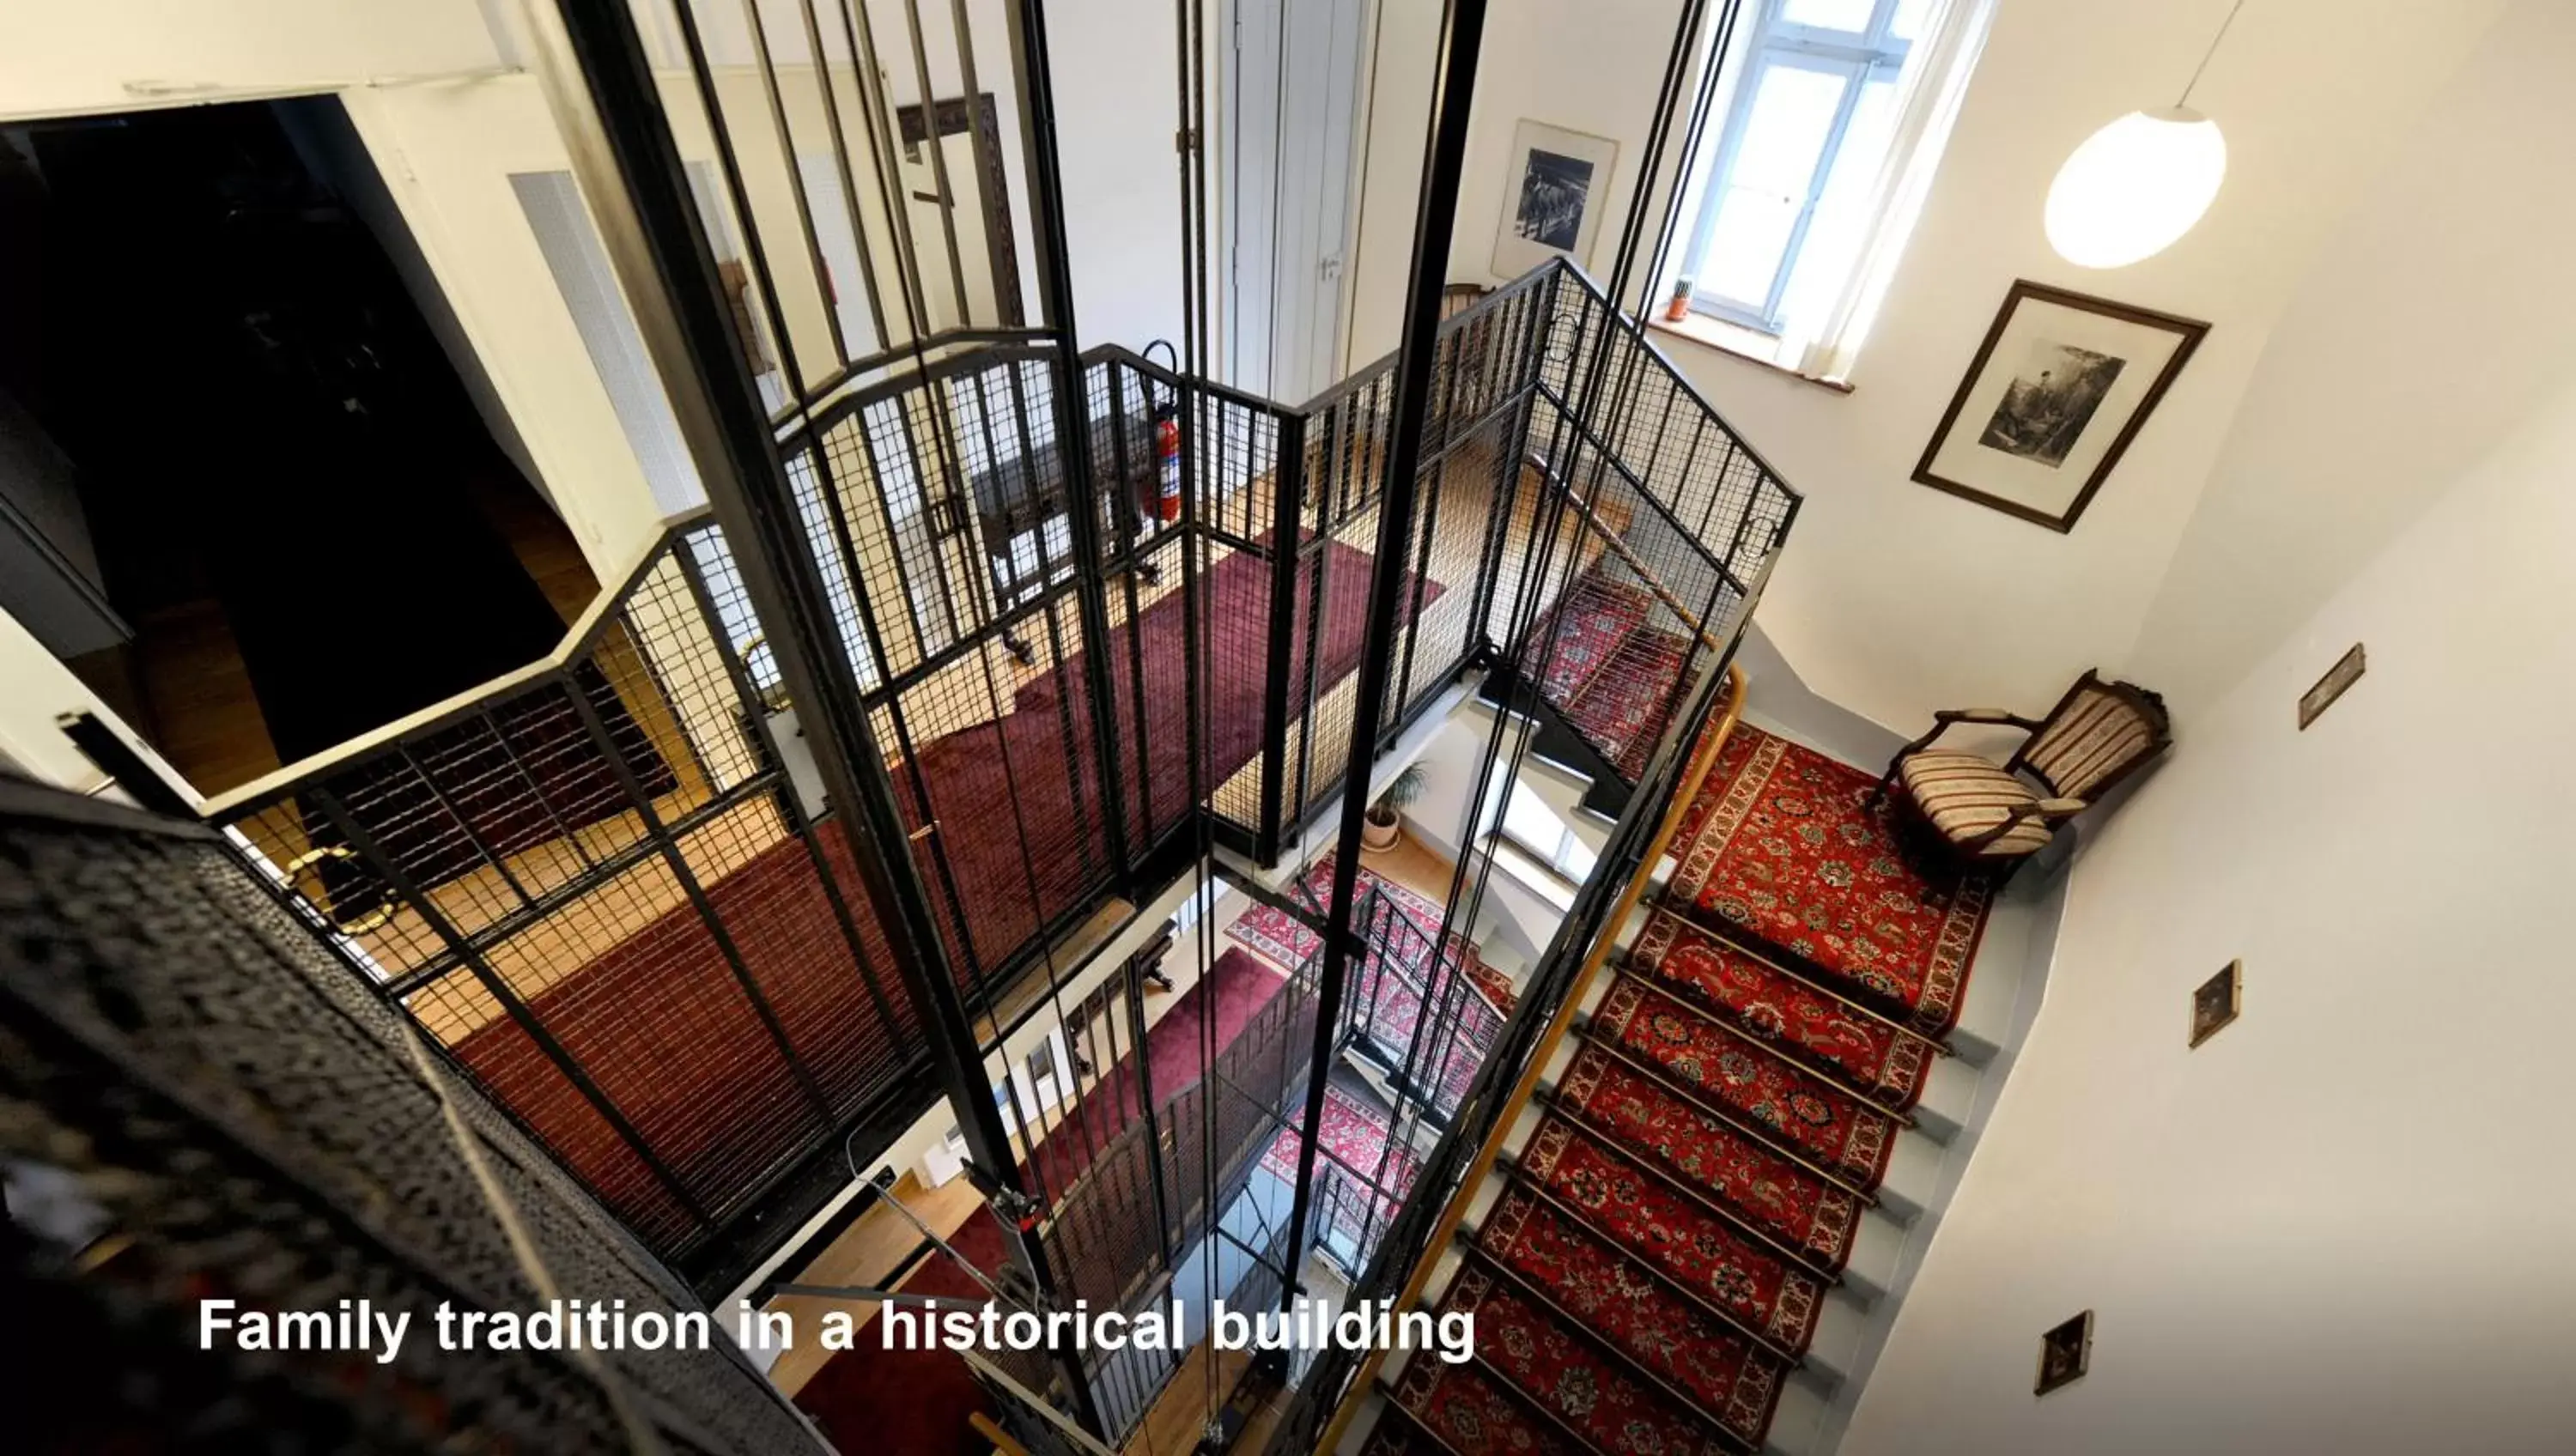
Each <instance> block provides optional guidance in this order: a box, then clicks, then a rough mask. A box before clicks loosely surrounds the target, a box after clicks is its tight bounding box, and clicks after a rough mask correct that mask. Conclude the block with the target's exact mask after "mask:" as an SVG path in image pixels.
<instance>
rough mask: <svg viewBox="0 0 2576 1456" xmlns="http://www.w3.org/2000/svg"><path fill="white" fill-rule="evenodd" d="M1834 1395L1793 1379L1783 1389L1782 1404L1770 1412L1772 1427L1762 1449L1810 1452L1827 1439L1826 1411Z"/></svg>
mask: <svg viewBox="0 0 2576 1456" xmlns="http://www.w3.org/2000/svg"><path fill="white" fill-rule="evenodd" d="M1830 1403H1831V1397H1830V1396H1828V1395H1827V1394H1826V1393H1824V1392H1822V1391H1818V1390H1815V1389H1812V1388H1811V1387H1809V1386H1807V1385H1804V1384H1801V1383H1798V1382H1795V1381H1793V1382H1791V1383H1790V1385H1789V1388H1788V1389H1786V1390H1784V1391H1782V1392H1780V1408H1779V1409H1778V1410H1776V1411H1774V1412H1772V1415H1771V1430H1770V1433H1769V1435H1768V1437H1767V1438H1766V1439H1765V1440H1764V1441H1763V1444H1762V1449H1763V1451H1764V1452H1765V1453H1769V1456H1809V1453H1811V1452H1815V1451H1821V1450H1823V1449H1824V1443H1825V1411H1826V1408H1827V1407H1828V1405H1829V1404H1830Z"/></svg>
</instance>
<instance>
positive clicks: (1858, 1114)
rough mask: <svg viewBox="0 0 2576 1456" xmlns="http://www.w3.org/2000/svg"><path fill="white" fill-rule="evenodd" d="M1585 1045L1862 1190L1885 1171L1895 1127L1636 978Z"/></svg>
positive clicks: (1618, 993)
mask: <svg viewBox="0 0 2576 1456" xmlns="http://www.w3.org/2000/svg"><path fill="white" fill-rule="evenodd" d="M1585 1035H1586V1037H1587V1039H1589V1040H1595V1041H1607V1042H1610V1043H1612V1044H1614V1045H1616V1046H1617V1047H1618V1048H1619V1049H1620V1050H1621V1051H1622V1052H1624V1053H1626V1054H1627V1055H1628V1056H1629V1057H1631V1058H1632V1059H1634V1060H1635V1061H1637V1062H1640V1063H1642V1064H1644V1065H1645V1066H1647V1067H1650V1068H1653V1069H1655V1070H1656V1071H1658V1072H1660V1073H1662V1074H1663V1075H1665V1076H1667V1077H1669V1078H1671V1079H1672V1080H1673V1081H1674V1082H1676V1083H1678V1084H1680V1085H1682V1086H1685V1087H1688V1088H1690V1089H1691V1090H1692V1091H1694V1092H1697V1093H1699V1094H1700V1095H1701V1096H1702V1097H1703V1098H1704V1099H1706V1100H1707V1101H1709V1102H1711V1103H1714V1104H1716V1105H1717V1106H1719V1107H1720V1108H1723V1109H1725V1110H1727V1111H1731V1112H1734V1113H1737V1114H1740V1115H1741V1116H1743V1117H1745V1118H1746V1119H1748V1120H1750V1121H1751V1122H1753V1123H1755V1124H1757V1125H1759V1126H1760V1127H1761V1128H1763V1129H1764V1130H1766V1131H1768V1132H1769V1133H1770V1134H1771V1135H1772V1136H1773V1137H1774V1138H1776V1139H1778V1140H1779V1141H1780V1142H1782V1143H1784V1144H1786V1145H1788V1146H1789V1147H1790V1148H1791V1149H1792V1150H1794V1151H1796V1152H1797V1153H1798V1154H1800V1155H1801V1156H1803V1157H1805V1158H1806V1159H1808V1160H1809V1161H1810V1162H1814V1163H1817V1164H1819V1165H1821V1166H1823V1167H1825V1168H1828V1169H1831V1170H1833V1171H1834V1172H1836V1173H1839V1174H1842V1175H1843V1176H1845V1177H1848V1178H1850V1179H1851V1180H1852V1181H1854V1182H1856V1183H1858V1184H1860V1185H1861V1186H1863V1187H1869V1186H1871V1185H1874V1184H1876V1183H1877V1182H1878V1180H1879V1177H1880V1175H1882V1174H1883V1173H1885V1172H1886V1171H1887V1158H1888V1154H1889V1152H1890V1151H1892V1150H1893V1148H1894V1147H1895V1138H1896V1129H1897V1123H1896V1119H1895V1118H1893V1117H1891V1116H1889V1115H1888V1114H1887V1113H1886V1112H1885V1111H1884V1110H1882V1109H1878V1108H1873V1107H1866V1106H1863V1105H1862V1104H1861V1103H1859V1102H1858V1101H1856V1100H1854V1099H1853V1098H1852V1097H1851V1096H1849V1095H1848V1094H1846V1093H1844V1092H1842V1091H1840V1090H1838V1089H1836V1088H1834V1087H1831V1086H1829V1085H1827V1084H1826V1083H1825V1082H1824V1081H1823V1080H1821V1079H1820V1078H1818V1077H1817V1076H1816V1075H1815V1074H1814V1073H1812V1072H1805V1071H1801V1070H1799V1069H1798V1068H1797V1067H1795V1066H1792V1065H1791V1064H1789V1063H1788V1062H1786V1061H1783V1060H1782V1059H1780V1058H1779V1057H1776V1056H1773V1055H1772V1054H1771V1053H1770V1052H1769V1051H1767V1050H1765V1049H1764V1048H1762V1047H1761V1046H1759V1045H1757V1044H1755V1043H1753V1042H1749V1041H1747V1040H1745V1039H1744V1038H1743V1037H1741V1036H1739V1035H1737V1034H1736V1033H1734V1032H1731V1031H1728V1030H1726V1029H1725V1028H1724V1027H1723V1026H1721V1025H1719V1024H1718V1023H1717V1022H1715V1021H1712V1020H1711V1019H1709V1018H1708V1017H1705V1016H1702V1015H1700V1014H1699V1013H1698V1012H1696V1011H1692V1010H1690V1009H1689V1008H1687V1007H1685V1006H1683V1005H1682V1004H1681V1003H1680V1002H1677V1001H1674V1000H1671V999H1670V998H1668V997H1665V996H1663V995H1660V994H1658V993H1656V992H1654V991H1650V990H1647V989H1646V987H1645V985H1644V983H1643V982H1640V981H1637V980H1635V979H1633V978H1631V977H1627V976H1621V977H1620V978H1619V979H1618V981H1617V983H1616V984H1614V985H1612V986H1611V988H1610V995H1609V997H1608V998H1607V999H1606V1000H1604V1001H1603V1002H1602V1003H1601V1009H1600V1010H1599V1011H1598V1012H1596V1013H1594V1015H1593V1018H1592V1025H1591V1027H1590V1028H1589V1029H1588V1030H1587V1031H1586V1033H1585Z"/></svg>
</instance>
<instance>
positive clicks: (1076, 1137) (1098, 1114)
mask: <svg viewBox="0 0 2576 1456" xmlns="http://www.w3.org/2000/svg"><path fill="white" fill-rule="evenodd" d="M1287 984H1288V982H1287V979H1286V978H1285V977H1283V976H1281V975H1280V974H1279V973H1278V972H1277V971H1274V970H1272V969H1270V968H1269V967H1268V966H1265V965H1263V964H1262V963H1261V962H1260V961H1258V960H1255V959H1254V958H1253V957H1251V956H1249V955H1246V954H1245V953H1243V952H1242V951H1240V950H1232V949H1229V950H1227V951H1226V952H1225V954H1223V955H1221V956H1218V957H1217V958H1216V964H1215V966H1213V967H1211V968H1210V969H1209V971H1208V973H1207V974H1206V975H1205V976H1202V977H1200V978H1199V979H1198V980H1197V981H1194V982H1192V983H1191V985H1190V988H1189V989H1188V990H1186V991H1184V992H1182V993H1181V998H1180V999H1179V1000H1178V1001H1175V1002H1173V1003H1172V1006H1171V1009H1170V1010H1168V1011H1166V1012H1164V1013H1163V1016H1162V1019H1161V1020H1159V1021H1156V1022H1155V1023H1154V1024H1153V1026H1152V1028H1151V1029H1150V1030H1148V1031H1147V1032H1146V1033H1145V1066H1146V1070H1147V1071H1148V1072H1149V1073H1150V1074H1151V1075H1152V1079H1153V1082H1152V1085H1153V1089H1154V1101H1155V1104H1156V1105H1157V1107H1160V1106H1161V1105H1163V1104H1166V1103H1169V1102H1170V1101H1171V1100H1172V1099H1173V1098H1175V1097H1177V1096H1179V1095H1180V1094H1181V1092H1182V1091H1183V1090H1184V1089H1186V1088H1189V1087H1191V1086H1193V1085H1195V1084H1196V1083H1197V1082H1198V1081H1199V1079H1200V1078H1202V1077H1205V1076H1206V1075H1207V1062H1206V1057H1205V1052H1206V1044H1205V1042H1204V1040H1203V1039H1204V1038H1205V1036H1206V1035H1207V1028H1206V1027H1205V1026H1204V1025H1203V1024H1202V1019H1203V1018H1205V1017H1209V1016H1211V1015H1212V1016H1213V1017H1214V1019H1215V1022H1216V1027H1215V1030H1216V1047H1217V1050H1218V1051H1219V1052H1220V1053H1222V1052H1223V1051H1224V1050H1225V1048H1227V1047H1228V1046H1231V1045H1233V1043H1234V1039H1235V1038H1236V1037H1237V1036H1240V1035H1241V1034H1242V1033H1243V1028H1244V1027H1245V1026H1246V1025H1248V1024H1250V1023H1251V1021H1252V1018H1253V1016H1254V1014H1255V1013H1257V1012H1259V1011H1260V1010H1261V1008H1262V1007H1264V1006H1267V1005H1269V1004H1270V1002H1271V1000H1272V999H1273V998H1275V997H1276V996H1278V994H1279V992H1280V991H1281V989H1282V988H1284V987H1285V986H1286V985H1287ZM1121 1035H1122V1036H1123V1035H1124V1033H1123V1032H1121ZM1144 1115H1145V1108H1144V1099H1143V1098H1142V1097H1140V1096H1139V1095H1138V1088H1137V1086H1136V1061H1135V1055H1134V1053H1132V1052H1131V1053H1129V1054H1128V1055H1127V1056H1125V1057H1122V1058H1120V1059H1119V1063H1118V1065H1117V1067H1116V1068H1114V1069H1113V1070H1112V1071H1111V1072H1110V1074H1109V1075H1108V1076H1106V1077H1103V1078H1102V1079H1100V1080H1099V1081H1098V1082H1095V1083H1093V1084H1092V1086H1091V1088H1090V1090H1088V1091H1086V1092H1084V1093H1083V1094H1082V1097H1081V1098H1080V1100H1078V1101H1076V1102H1075V1103H1074V1104H1073V1107H1072V1108H1071V1109H1070V1110H1069V1111H1067V1112H1065V1113H1064V1114H1063V1115H1062V1118H1061V1120H1060V1121H1057V1122H1055V1123H1054V1125H1053V1127H1052V1130H1051V1131H1049V1132H1048V1134H1047V1137H1046V1140H1045V1141H1044V1142H1041V1143H1039V1144H1038V1149H1037V1157H1036V1160H1035V1161H1036V1163H1037V1167H1036V1168H1035V1169H1030V1168H1029V1167H1028V1166H1027V1165H1026V1164H1023V1165H1022V1171H1023V1172H1037V1173H1041V1174H1043V1175H1044V1176H1043V1178H1042V1179H1040V1180H1037V1181H1036V1182H1035V1184H1034V1186H1033V1188H1032V1191H1033V1192H1039V1193H1041V1194H1042V1195H1043V1196H1045V1197H1048V1198H1050V1199H1053V1198H1058V1197H1061V1196H1062V1195H1063V1193H1064V1191H1065V1190H1066V1189H1067V1188H1069V1187H1071V1186H1072V1185H1073V1180H1074V1179H1075V1178H1077V1177H1079V1176H1081V1174H1082V1171H1083V1169H1085V1168H1088V1167H1090V1166H1091V1160H1092V1159H1093V1158H1094V1157H1096V1156H1098V1154H1099V1152H1100V1150H1101V1149H1102V1148H1104V1147H1106V1146H1107V1145H1108V1144H1109V1142H1110V1140H1111V1139H1113V1138H1116V1137H1117V1136H1118V1135H1119V1134H1120V1133H1122V1132H1125V1131H1126V1130H1127V1129H1128V1127H1129V1126H1130V1125H1132V1124H1134V1123H1135V1122H1137V1121H1139V1120H1141V1119H1142V1118H1143V1117H1144Z"/></svg>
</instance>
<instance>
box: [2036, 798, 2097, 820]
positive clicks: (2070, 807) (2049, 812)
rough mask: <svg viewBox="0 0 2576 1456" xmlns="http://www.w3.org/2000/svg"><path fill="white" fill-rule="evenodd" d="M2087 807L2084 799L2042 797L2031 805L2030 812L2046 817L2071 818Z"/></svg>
mask: <svg viewBox="0 0 2576 1456" xmlns="http://www.w3.org/2000/svg"><path fill="white" fill-rule="evenodd" d="M2085 807H2086V806H2085V803H2084V801H2083V800H2082V799H2042V800H2040V801H2039V802H2038V803H2036V804H2033V805H2031V806H2030V812H2031V813H2033V814H2037V815H2039V816H2041V817H2042V818H2046V819H2071V818H2073V817H2075V816H2076V815H2078V814H2081V813H2083V812H2084V810H2085Z"/></svg>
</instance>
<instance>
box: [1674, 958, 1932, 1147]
mask: <svg viewBox="0 0 2576 1456" xmlns="http://www.w3.org/2000/svg"><path fill="white" fill-rule="evenodd" d="M1626 969H1627V970H1629V971H1631V972H1633V973H1635V974H1637V975H1640V976H1644V977H1648V978H1650V979H1651V980H1652V981H1653V982H1654V984H1655V986H1656V988H1657V989H1659V990H1662V991H1665V992H1667V993H1669V994H1671V995H1672V996H1674V997H1675V998H1676V999H1678V1000H1682V1001H1687V1002H1689V1003H1690V1004H1691V1005H1693V1006H1695V1007H1697V1008H1698V1009H1700V1010H1702V1011H1706V1012H1710V1013H1712V1014H1714V1015H1716V1016H1718V1017H1720V1018H1722V1019H1723V1020H1725V1021H1726V1022H1727V1024H1728V1025H1730V1026H1733V1027H1735V1028H1736V1029H1738V1030H1740V1031H1744V1032H1747V1033H1749V1034H1751V1035H1753V1036H1756V1037H1760V1038H1761V1039H1763V1040H1764V1041H1766V1042H1768V1043H1769V1044H1770V1045H1771V1046H1772V1048H1773V1049H1774V1050H1775V1051H1778V1052H1779V1053H1780V1054H1781V1055H1783V1056H1785V1057H1787V1058H1789V1059H1790V1060H1791V1061H1795V1062H1799V1063H1801V1064H1804V1065H1806V1066H1809V1067H1811V1068H1815V1069H1817V1070H1821V1071H1824V1072H1826V1073H1827V1074H1829V1075H1833V1076H1835V1077H1837V1078H1838V1079H1839V1080H1841V1081H1842V1082H1843V1083H1844V1084H1845V1085H1847V1086H1850V1087H1853V1088H1856V1089H1858V1090H1859V1091H1861V1092H1863V1093H1865V1094H1867V1095H1868V1097H1869V1098H1870V1100H1871V1101H1873V1102H1876V1103H1878V1104H1879V1105H1881V1106H1884V1107H1889V1108H1893V1109H1895V1110H1897V1111H1900V1112H1901V1111H1903V1110H1905V1109H1907V1108H1910V1107H1912V1106H1913V1105H1914V1103H1915V1100H1916V1099H1917V1098H1920V1097H1921V1096H1922V1095H1923V1079H1924V1077H1925V1076H1926V1075H1927V1074H1928V1073H1929V1072H1930V1071H1931V1069H1932V1062H1933V1059H1934V1058H1935V1057H1936V1056H1937V1055H1938V1047H1937V1045H1936V1044H1935V1043H1934V1042H1932V1041H1931V1040H1930V1039H1929V1038H1927V1037H1924V1036H1922V1035H1920V1034H1918V1033H1915V1032H1911V1031H1907V1030H1905V1029H1904V1028H1901V1027H1899V1026H1897V1025H1895V1024H1894V1023H1892V1022H1888V1021H1885V1020H1881V1019H1880V1018H1878V1017H1874V1016H1871V1015H1868V1014H1866V1013H1864V1012H1862V1011H1859V1010H1857V1009H1856V1008H1854V1007H1853V1006H1852V1004H1851V1003H1849V1002H1846V1001H1844V1000H1842V999H1841V998H1840V997H1837V996H1834V995H1831V994H1829V993H1827V992H1825V991H1822V990H1819V989H1817V988H1816V987H1814V986H1811V985H1809V984H1807V983H1806V982H1804V981H1801V980H1799V979H1798V978H1796V977H1795V976H1792V975H1790V974H1788V973H1787V972H1785V971H1782V970H1780V969H1778V968H1777V967H1774V966H1771V965H1768V964H1766V963H1764V962H1763V961H1761V960H1759V959H1756V958H1755V957H1754V956H1752V955H1750V954H1748V953H1747V952H1745V951H1744V950H1742V949H1739V948H1738V947H1735V946H1732V945H1729V944H1727V943H1726V942H1725V941H1722V940H1719V939H1718V938H1717V937H1716V936H1714V935H1711V934H1709V933H1708V932H1707V931H1705V930H1702V929H1700V928H1699V927H1698V926H1695V925H1692V924H1691V923H1690V922H1688V921H1686V920H1684V919H1682V918H1681V917H1680V916H1678V915H1675V914H1673V913H1672V912H1671V911H1669V910H1657V911H1655V912H1654V913H1653V914H1651V915H1649V916H1648V917H1647V919H1646V928H1645V932H1644V933H1643V934H1641V935H1639V936H1638V937H1637V943H1636V944H1635V945H1634V946H1633V947H1631V948H1630V949H1629V951H1628V958H1627V961H1626Z"/></svg>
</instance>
